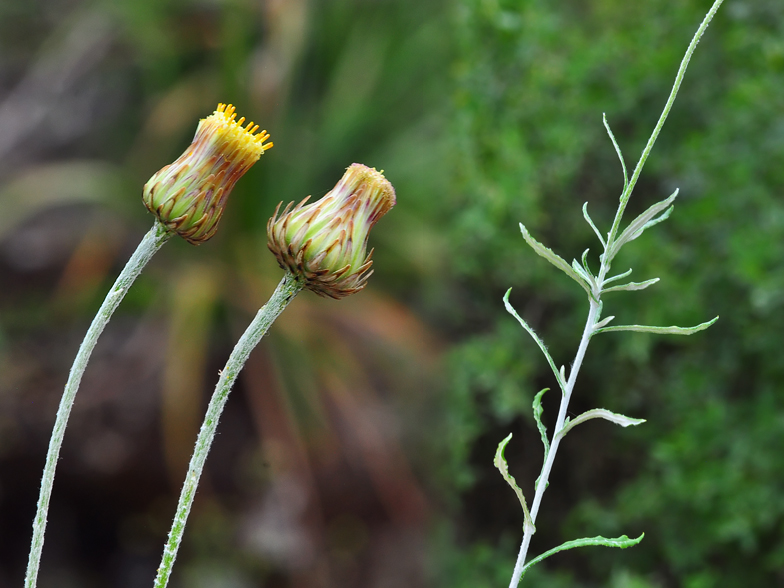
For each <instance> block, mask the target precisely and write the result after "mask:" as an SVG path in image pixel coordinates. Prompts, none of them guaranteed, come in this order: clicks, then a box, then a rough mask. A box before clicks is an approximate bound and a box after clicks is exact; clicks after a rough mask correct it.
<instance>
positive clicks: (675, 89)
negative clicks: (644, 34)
mask: <svg viewBox="0 0 784 588" xmlns="http://www.w3.org/2000/svg"><path fill="white" fill-rule="evenodd" d="M722 2H724V0H716V1H715V2H714V3H713V6H711V9H710V10H709V11H708V14H706V15H705V18H704V19H703V20H702V24H700V27H699V28H698V29H697V32H696V33H694V37H693V38H692V40H691V43H689V48H688V49H686V54H685V55H684V56H683V59H682V60H681V66H680V67H679V68H678V74H677V75H676V76H675V83H674V84H673V85H672V90H670V97H669V98H667V103H666V104H665V105H664V110H662V113H661V116H660V117H659V122H657V123H656V127H655V128H654V129H653V133H651V137H650V139H648V143H647V144H646V145H645V149H643V151H642V155H640V160H639V161H638V162H637V167H635V168H634V173H633V174H632V178H631V180H630V181H629V184H628V185H627V186H626V189H625V190H624V191H623V194H621V204H620V206H618V212H617V213H616V214H615V219H614V220H613V224H612V228H611V229H610V234H609V236H608V238H607V243H608V249H609V244H610V243H612V242H613V241H614V240H615V235H616V234H617V233H618V229H619V228H620V225H621V217H622V216H623V211H624V210H626V204H627V203H628V202H629V198H630V197H631V195H632V190H634V185H635V184H636V183H637V179H638V178H639V177H640V173H641V172H642V168H643V166H644V165H645V161H646V160H647V159H648V155H649V154H650V153H651V149H653V144H654V143H656V139H657V138H658V137H659V133H660V132H661V130H662V127H663V126H664V121H666V120H667V116H668V115H669V114H670V109H672V105H673V104H674V103H675V98H676V96H678V90H680V87H681V82H682V81H683V76H684V75H685V74H686V68H687V67H688V66H689V61H690V60H691V56H692V54H693V53H694V50H695V49H696V48H697V44H698V43H699V42H700V38H701V37H702V35H703V33H704V32H705V30H706V29H707V28H708V25H709V24H710V21H711V20H712V19H713V15H714V14H716V11H717V10H718V9H719V6H721V4H722Z"/></svg>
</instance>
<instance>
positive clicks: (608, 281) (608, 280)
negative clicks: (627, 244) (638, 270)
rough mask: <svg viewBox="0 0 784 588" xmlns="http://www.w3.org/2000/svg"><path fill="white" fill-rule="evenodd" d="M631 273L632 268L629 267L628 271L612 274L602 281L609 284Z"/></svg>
mask: <svg viewBox="0 0 784 588" xmlns="http://www.w3.org/2000/svg"><path fill="white" fill-rule="evenodd" d="M630 275H632V270H631V268H629V271H626V272H623V273H622V274H618V275H617V276H613V277H612V278H607V279H606V280H605V281H604V283H605V284H609V283H610V282H614V281H615V280H622V279H623V278H628V277H629V276H630Z"/></svg>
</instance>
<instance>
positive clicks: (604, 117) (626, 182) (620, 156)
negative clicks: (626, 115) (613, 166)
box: [602, 113, 629, 192]
mask: <svg viewBox="0 0 784 588" xmlns="http://www.w3.org/2000/svg"><path fill="white" fill-rule="evenodd" d="M602 121H604V128H605V129H607V134H608V135H610V140H611V141H612V144H613V147H615V152H616V153H617V154H618V159H620V160H621V167H622V168H623V191H624V192H626V186H628V185H629V176H628V175H627V174H626V162H624V160H623V154H622V153H621V148H620V147H619V146H618V142H617V141H616V140H615V135H613V132H612V131H611V130H610V124H609V123H608V122H607V115H606V114H604V113H602Z"/></svg>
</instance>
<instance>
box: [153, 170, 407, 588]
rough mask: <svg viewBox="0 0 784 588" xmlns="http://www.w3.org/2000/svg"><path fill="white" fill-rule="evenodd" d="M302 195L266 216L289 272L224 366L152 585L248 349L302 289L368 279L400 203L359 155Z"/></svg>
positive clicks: (338, 288)
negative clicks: (336, 177)
mask: <svg viewBox="0 0 784 588" xmlns="http://www.w3.org/2000/svg"><path fill="white" fill-rule="evenodd" d="M305 201H307V198H306V199H305V200H303V201H302V202H301V203H300V204H299V205H298V206H297V207H295V208H294V209H293V210H291V211H290V212H289V209H290V208H291V204H290V205H289V206H287V207H286V209H285V210H284V214H283V215H282V217H281V218H278V211H279V210H280V204H279V205H278V208H277V209H276V210H275V214H274V215H273V216H272V218H271V219H270V220H269V223H268V224H267V239H268V241H267V243H268V246H269V248H270V250H271V251H272V252H273V253H274V254H275V257H277V259H278V263H279V264H280V267H281V268H282V269H283V270H284V271H285V274H284V275H283V279H282V280H281V281H280V283H279V284H278V287H277V288H276V289H275V291H274V292H273V293H272V296H271V297H270V299H269V301H267V304H265V305H264V306H262V307H261V309H260V310H259V312H258V313H257V314H256V317H255V318H254V319H253V321H251V323H250V325H249V326H248V328H247V329H246V330H245V332H244V333H243V334H242V337H240V340H239V341H238V342H237V344H236V345H235V346H234V349H233V350H232V352H231V355H230V356H229V360H228V361H227V362H226V365H225V366H224V368H223V369H222V370H221V372H220V378H219V380H218V383H217V385H216V386H215V391H214V392H213V394H212V398H211V399H210V404H209V406H208V407H207V414H206V416H205V417H204V422H203V423H202V426H201V430H200V431H199V435H198V438H197V440H196V448H195V449H194V451H193V456H192V457H191V461H190V465H189V466H188V473H187V475H186V476H185V483H184V484H183V487H182V492H181V493H180V500H179V504H178V505H177V512H176V514H175V517H174V522H173V523H172V528H171V531H169V539H168V541H167V543H166V546H165V548H164V550H163V558H162V559H161V565H160V567H159V568H158V574H157V576H156V578H155V588H165V587H166V585H167V584H168V582H169V577H170V575H171V570H172V567H173V565H174V560H175V559H176V557H177V551H178V550H179V548H180V543H181V542H182V536H183V532H184V531H185V523H186V522H187V520H188V514H189V513H190V510H191V506H192V505H193V499H194V498H195V496H196V488H197V487H198V485H199V479H200V478H201V473H202V471H203V470H204V464H205V462H206V461H207V454H208V453H209V451H210V447H211V446H212V441H213V439H214V438H215V432H216V431H217V429H218V419H219V418H220V415H221V413H222V412H223V408H224V407H225V406H226V402H227V400H228V399H229V392H231V388H232V386H234V382H235V381H236V379H237V376H238V375H239V373H240V371H241V370H242V368H243V366H244V365H245V362H246V361H247V360H248V356H250V352H251V351H253V349H254V348H255V347H256V345H258V344H259V341H261V339H262V337H264V335H265V334H266V333H267V331H268V330H269V328H270V326H271V325H272V323H273V322H274V321H275V319H276V318H278V317H279V316H280V314H281V313H282V312H283V311H284V310H285V309H286V307H287V306H288V305H289V303H290V302H291V301H292V299H293V298H294V297H295V296H296V295H297V294H298V293H299V292H300V291H302V290H303V289H308V290H311V291H313V292H315V293H316V294H319V295H321V296H327V297H331V298H344V297H346V296H348V295H350V294H353V293H355V292H358V291H359V290H361V289H362V288H364V287H365V285H366V283H367V278H368V276H369V275H370V273H369V269H370V265H371V264H372V261H370V255H369V254H368V255H365V250H366V248H367V241H368V233H369V232H370V229H372V228H373V225H375V224H376V222H377V221H378V220H379V219H380V218H381V217H382V216H383V215H385V214H386V213H387V212H389V211H390V210H391V209H392V207H393V206H394V205H395V190H394V189H393V188H392V184H390V183H389V181H388V180H387V179H386V178H385V177H384V174H382V173H381V172H378V171H376V170H375V169H371V168H368V167H366V166H364V165H361V164H358V163H355V164H353V165H352V166H350V167H349V168H348V169H347V170H346V173H345V174H344V175H343V178H342V179H341V180H340V181H339V182H338V184H337V185H336V186H335V187H334V188H333V189H332V190H331V191H330V192H329V193H328V194H327V195H325V196H324V197H323V198H322V199H321V200H318V201H317V202H314V203H313V204H311V205H309V206H303V205H304V203H305Z"/></svg>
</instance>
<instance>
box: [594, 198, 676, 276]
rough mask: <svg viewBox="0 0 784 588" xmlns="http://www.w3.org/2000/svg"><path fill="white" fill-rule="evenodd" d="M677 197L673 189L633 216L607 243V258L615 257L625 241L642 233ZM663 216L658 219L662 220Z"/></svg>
mask: <svg viewBox="0 0 784 588" xmlns="http://www.w3.org/2000/svg"><path fill="white" fill-rule="evenodd" d="M677 197H678V190H675V192H673V193H672V194H671V195H670V196H669V198H666V199H664V200H662V201H661V202H657V203H656V204H654V205H653V206H651V207H650V208H648V210H646V211H645V212H643V213H642V214H641V215H640V216H638V217H637V218H635V219H634V220H633V221H632V222H631V223H629V226H628V227H626V230H625V231H624V232H623V233H621V236H620V237H618V238H617V239H616V240H615V241H614V242H612V243H610V244H609V247H610V251H609V260H612V258H613V257H615V255H616V254H617V253H618V251H619V250H620V249H621V247H623V246H624V245H625V244H626V243H628V242H629V241H634V240H635V239H636V238H637V237H639V236H640V235H641V234H642V232H643V231H644V230H645V229H646V226H647V225H648V223H649V222H650V221H651V220H652V219H653V218H654V217H655V216H656V215H658V214H659V213H661V212H662V211H664V210H666V209H667V208H669V207H670V205H671V204H672V202H673V200H675V199H676V198H677ZM662 216H664V218H667V216H669V214H668V213H665V215H662ZM664 218H662V219H660V220H664ZM660 220H659V219H657V220H656V222H655V223H653V224H656V223H658V222H660ZM651 226H652V225H651ZM609 260H608V261H609Z"/></svg>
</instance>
